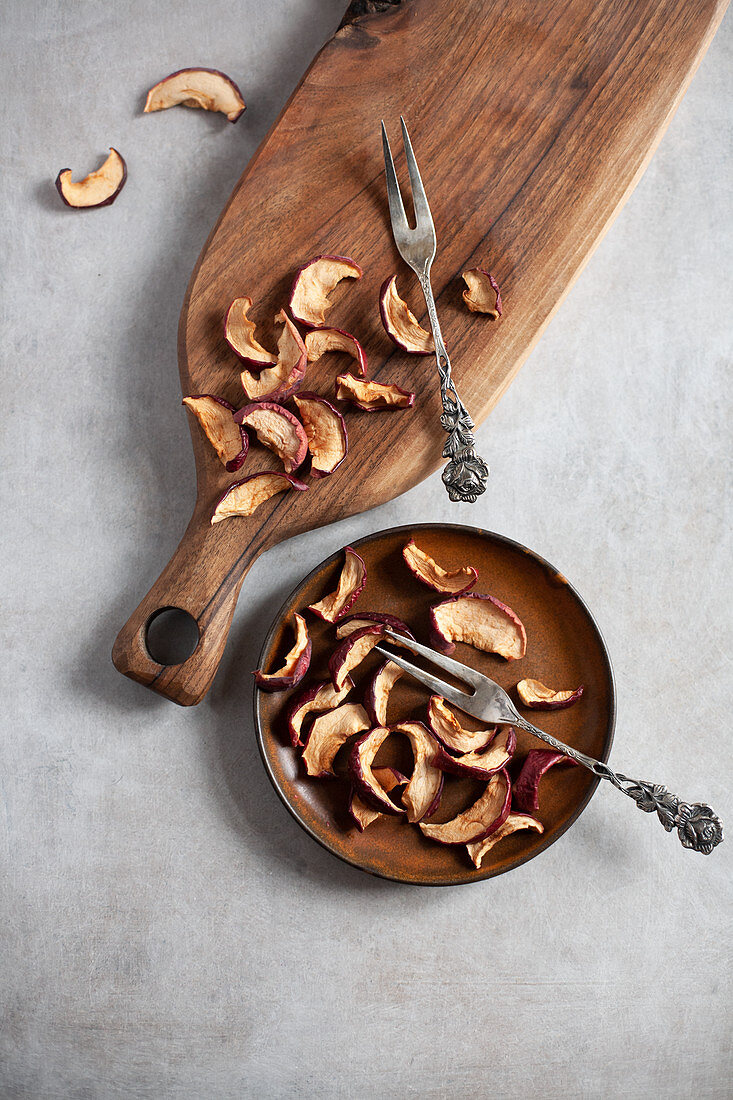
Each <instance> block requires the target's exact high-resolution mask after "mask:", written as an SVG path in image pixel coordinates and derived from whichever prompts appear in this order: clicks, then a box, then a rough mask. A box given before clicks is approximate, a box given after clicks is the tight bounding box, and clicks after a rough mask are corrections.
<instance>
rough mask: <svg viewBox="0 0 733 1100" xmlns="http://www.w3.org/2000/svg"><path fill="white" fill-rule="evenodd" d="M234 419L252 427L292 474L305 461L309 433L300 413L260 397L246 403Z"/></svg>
mask: <svg viewBox="0 0 733 1100" xmlns="http://www.w3.org/2000/svg"><path fill="white" fill-rule="evenodd" d="M234 419H235V421H236V422H237V424H242V425H243V426H244V427H245V428H251V429H252V431H253V432H254V433H255V434H256V436H257V438H258V440H259V441H260V443H261V444H262V445H263V447H267V449H268V450H269V451H272V452H273V453H274V454H276V455H277V457H278V458H279V459H280V461H281V462H282V464H283V466H284V467H285V473H286V474H292V472H293V470H297V469H298V467H299V466H302V464H303V462H304V461H305V456H306V455H307V454H308V437H307V435H306V434H305V429H304V427H303V425H302V424H301V423H300V421H299V420H298V418H297V416H293V414H292V413H291V412H290V411H289V410H288V409H284V408H283V407H282V405H278V404H276V402H274V401H258V402H256V403H255V404H254V405H245V407H244V408H243V409H240V410H239V412H238V413H235V415H234Z"/></svg>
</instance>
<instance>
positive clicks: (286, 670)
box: [252, 611, 313, 692]
mask: <svg viewBox="0 0 733 1100" xmlns="http://www.w3.org/2000/svg"><path fill="white" fill-rule="evenodd" d="M312 652H313V643H312V642H311V640H310V637H309V635H308V627H307V625H306V621H305V619H304V618H303V616H302V615H299V614H298V612H297V611H296V612H295V642H294V644H293V648H292V649H291V650H290V651H289V652H288V654H287V655H286V657H285V660H284V661H283V663H282V667H281V668H279V669H278V670H277V671H276V672H263V671H262V670H261V669H259V668H256V669H255V671H254V672H253V674H252V675H253V676H254V678H255V683H256V684H257V687H258V688H259V689H260V691H268V692H273V691H285V690H286V689H287V688H292V687H295V685H296V684H299V683H300V681H301V680H302V679H303V677H304V676H305V674H306V672H307V671H308V667H309V665H310V663H311V653H312Z"/></svg>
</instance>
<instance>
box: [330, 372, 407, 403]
mask: <svg viewBox="0 0 733 1100" xmlns="http://www.w3.org/2000/svg"><path fill="white" fill-rule="evenodd" d="M336 397H337V398H338V400H339V401H349V402H350V403H351V404H352V405H356V407H357V409H361V410H362V412H379V411H380V410H381V409H410V408H412V406H413V405H414V404H415V394H414V393H412V392H411V391H410V390H403V389H402V388H401V387H400V386H395V385H394V384H393V383H386V382H370V381H367V380H366V379H362V378H355V377H354V375H353V374H339V375H337V377H336Z"/></svg>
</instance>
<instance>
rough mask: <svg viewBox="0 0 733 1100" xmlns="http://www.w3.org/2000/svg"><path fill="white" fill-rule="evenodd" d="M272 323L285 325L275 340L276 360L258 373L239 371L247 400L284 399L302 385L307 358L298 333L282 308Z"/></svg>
mask: <svg viewBox="0 0 733 1100" xmlns="http://www.w3.org/2000/svg"><path fill="white" fill-rule="evenodd" d="M275 324H276V325H284V326H285V327H284V328H283V330H282V332H281V333H280V339H279V340H278V342H277V362H276V363H275V364H274V365H273V366H271V367H265V369H264V370H262V371H260V373H259V374H258V375H254V374H252V372H251V371H249V370H246V369H245V370H243V371H242V375H241V378H242V388H243V390H244V392H245V393H246V395H247V397H248V398H249V399H250V401H264V400H265V399H267V398H269V399H270V400H271V401H286V400H287V398H288V397H292V395H293V394H294V393H295V391H296V390H299V389H300V387H301V386H302V385H303V379H304V378H305V368H306V363H307V359H306V354H305V344H304V343H303V341H302V339H301V336H300V333H299V332H298V330H297V328H296V327H295V325H294V324H293V322H292V321H291V320H290V318H289V317H288V316H287V314H286V313H285V311H284V310H282V309H281V310H280V312H279V313H277V314H276V315H275Z"/></svg>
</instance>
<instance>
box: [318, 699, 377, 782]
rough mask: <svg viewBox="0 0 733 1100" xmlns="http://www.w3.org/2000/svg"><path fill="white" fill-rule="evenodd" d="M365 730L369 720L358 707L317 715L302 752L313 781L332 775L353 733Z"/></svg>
mask: <svg viewBox="0 0 733 1100" xmlns="http://www.w3.org/2000/svg"><path fill="white" fill-rule="evenodd" d="M366 729H369V717H368V715H367V712H366V711H365V710H364V708H363V707H362V706H360V705H359V704H358V703H342V704H341V706H340V707H335V708H334V709H333V710H329V711H326V713H325V714H321V715H319V717H318V718H316V720H315V722H314V723H313V725H312V726H311V728H310V733H309V734H308V736H307V737H306V740H305V749H304V750H303V763H304V764H305V770H306V771H307V772H308V775H310V776H313V778H314V779H316V778H317V779H325V778H326V776H327V775H333V762H334V760H335V759H336V753H337V752H338V751H339V749H340V748H341V746H342V745H344V744H345V743H346V742H347V741H348V740H349V738H350V737H353V735H354V734H355V733H361V731H362V730H366Z"/></svg>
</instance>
